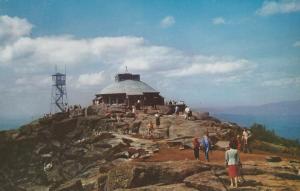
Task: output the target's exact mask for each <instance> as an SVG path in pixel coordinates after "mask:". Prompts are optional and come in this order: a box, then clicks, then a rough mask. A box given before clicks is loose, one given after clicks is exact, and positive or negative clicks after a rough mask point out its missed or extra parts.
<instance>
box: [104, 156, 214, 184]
mask: <svg viewBox="0 0 300 191" xmlns="http://www.w3.org/2000/svg"><path fill="white" fill-rule="evenodd" d="M206 170H209V167H208V166H207V165H205V164H202V163H199V162H198V161H176V162H175V161H174V162H158V163H151V162H134V163H123V164H121V165H118V166H116V167H115V168H114V169H112V170H111V171H110V172H109V173H108V178H107V182H106V188H107V190H115V189H118V188H135V187H141V186H147V185H153V184H158V183H164V184H171V183H176V182H181V181H182V180H183V179H184V178H185V177H187V176H190V175H192V174H195V173H198V172H202V171H206Z"/></svg>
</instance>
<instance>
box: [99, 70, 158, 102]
mask: <svg viewBox="0 0 300 191" xmlns="http://www.w3.org/2000/svg"><path fill="white" fill-rule="evenodd" d="M159 94H160V92H159V91H157V90H155V89H153V88H152V87H151V86H149V85H148V84H146V83H145V82H142V81H141V80H140V75H139V74H131V73H122V74H117V75H116V76H115V82H114V83H112V84H110V85H108V86H106V87H105V88H104V89H102V91H101V92H100V93H99V94H96V98H95V100H96V101H98V102H99V103H104V104H108V105H112V104H124V105H127V106H132V105H135V104H136V103H137V102H138V100H140V103H141V105H143V106H156V105H163V104H164V98H163V97H162V96H161V95H159Z"/></svg>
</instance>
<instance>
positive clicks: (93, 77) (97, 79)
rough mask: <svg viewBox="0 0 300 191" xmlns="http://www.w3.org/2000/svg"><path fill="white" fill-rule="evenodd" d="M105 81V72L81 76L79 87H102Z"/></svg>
mask: <svg viewBox="0 0 300 191" xmlns="http://www.w3.org/2000/svg"><path fill="white" fill-rule="evenodd" d="M104 80H105V77H104V72H103V71H101V72H98V73H89V74H81V75H80V76H79V78H78V83H77V87H82V86H95V85H100V84H102V83H103V81H104Z"/></svg>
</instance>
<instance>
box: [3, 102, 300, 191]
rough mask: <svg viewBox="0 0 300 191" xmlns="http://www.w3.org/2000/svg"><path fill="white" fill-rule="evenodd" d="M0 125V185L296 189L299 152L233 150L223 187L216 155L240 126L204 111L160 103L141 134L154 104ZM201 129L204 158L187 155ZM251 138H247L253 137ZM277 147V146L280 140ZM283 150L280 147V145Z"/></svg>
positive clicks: (150, 190) (98, 190)
mask: <svg viewBox="0 0 300 191" xmlns="http://www.w3.org/2000/svg"><path fill="white" fill-rule="evenodd" d="M83 110H84V112H81V113H80V112H79V113H78V114H76V115H74V114H70V113H57V114H54V115H52V116H47V117H44V118H41V119H38V120H36V121H33V122H32V123H30V124H27V125H24V126H22V127H20V128H19V129H17V130H8V131H2V132H0V156H1V157H0V190H1V191H25V190H28V191H33V190H37V191H54V190H57V191H102V190H104V191H111V190H144V191H156V190H157V191H160V190H162V191H165V190H166V191H168V190H170V191H171V190H177V191H180V190H187V191H193V190H212V191H214V190H215V191H219V190H220V191H222V190H299V188H300V175H299V173H300V171H299V169H300V160H299V156H291V155H281V153H280V152H279V153H270V152H266V151H261V150H260V149H259V148H260V147H259V145H260V144H262V143H260V142H257V141H255V140H254V141H253V148H254V150H253V153H251V154H250V153H246V154H244V153H241V161H242V164H243V167H242V170H241V175H242V180H241V183H240V184H239V188H230V186H229V185H230V182H229V178H228V174H227V170H226V167H225V164H224V163H225V162H224V153H225V149H226V147H228V141H229V140H230V138H232V137H233V136H235V135H236V134H237V133H241V132H242V128H241V127H239V126H238V125H237V124H234V123H228V122H227V123H224V122H221V121H220V120H218V119H216V118H214V117H211V116H209V114H208V113H198V112H193V116H192V117H191V118H190V119H189V120H185V119H184V117H183V116H181V115H179V116H176V115H172V114H170V112H169V111H168V110H167V109H166V108H160V109H159V110H158V111H159V112H160V115H161V117H160V120H161V125H160V127H159V128H155V127H154V132H153V133H152V135H151V136H149V135H148V133H147V132H148V129H147V124H148V123H149V121H153V122H155V116H154V114H155V113H156V110H151V109H149V110H147V111H146V110H143V111H141V110H140V111H137V113H136V114H133V113H130V112H125V111H123V110H122V109H121V108H113V107H111V108H102V107H100V106H96V105H93V106H90V107H88V108H85V109H83ZM154 126H155V125H154ZM206 133H208V134H209V136H210V138H211V140H212V143H213V151H212V152H211V153H210V162H205V160H204V157H203V154H202V153H201V154H200V161H197V160H194V158H193V151H192V149H191V148H192V138H193V137H194V136H195V135H197V136H199V137H201V136H203V135H204V134H206ZM254 139H255V138H254ZM280 149H281V148H280ZM282 149H283V150H284V148H282Z"/></svg>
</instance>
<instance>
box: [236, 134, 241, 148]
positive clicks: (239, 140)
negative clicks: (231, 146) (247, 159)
mask: <svg viewBox="0 0 300 191" xmlns="http://www.w3.org/2000/svg"><path fill="white" fill-rule="evenodd" d="M236 143H237V149H238V150H239V151H241V145H242V140H241V137H240V135H237V136H236Z"/></svg>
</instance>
